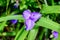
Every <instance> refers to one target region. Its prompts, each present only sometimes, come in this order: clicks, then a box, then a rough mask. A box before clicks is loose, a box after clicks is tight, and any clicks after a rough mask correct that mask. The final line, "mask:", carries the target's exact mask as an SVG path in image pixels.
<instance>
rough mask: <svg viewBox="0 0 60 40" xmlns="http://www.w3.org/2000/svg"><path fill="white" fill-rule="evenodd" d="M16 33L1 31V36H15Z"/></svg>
mask: <svg viewBox="0 0 60 40" xmlns="http://www.w3.org/2000/svg"><path fill="white" fill-rule="evenodd" d="M15 35H16V33H15V32H14V31H13V32H3V33H0V36H15Z"/></svg>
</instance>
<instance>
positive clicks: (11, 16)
mask: <svg viewBox="0 0 60 40" xmlns="http://www.w3.org/2000/svg"><path fill="white" fill-rule="evenodd" d="M12 19H17V20H20V21H24V19H23V17H22V15H10V16H5V17H1V18H0V22H2V21H6V20H12Z"/></svg>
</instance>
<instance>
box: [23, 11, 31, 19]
mask: <svg viewBox="0 0 60 40" xmlns="http://www.w3.org/2000/svg"><path fill="white" fill-rule="evenodd" d="M30 13H31V11H30V10H25V11H24V12H23V17H24V19H25V20H26V19H29V17H30V15H31V14H30Z"/></svg>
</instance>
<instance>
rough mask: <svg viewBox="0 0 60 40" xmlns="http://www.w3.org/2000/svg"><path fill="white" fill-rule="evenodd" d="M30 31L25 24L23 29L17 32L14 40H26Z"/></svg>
mask: <svg viewBox="0 0 60 40" xmlns="http://www.w3.org/2000/svg"><path fill="white" fill-rule="evenodd" d="M28 32H29V31H26V30H25V29H24V26H23V27H22V28H21V30H20V31H19V32H18V33H17V35H16V37H15V39H14V40H24V39H25V38H26V36H27V34H28Z"/></svg>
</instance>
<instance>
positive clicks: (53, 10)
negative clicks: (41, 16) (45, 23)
mask: <svg viewBox="0 0 60 40" xmlns="http://www.w3.org/2000/svg"><path fill="white" fill-rule="evenodd" d="M41 13H45V14H51V13H59V14H60V6H58V5H56V6H46V5H43V8H42V10H41Z"/></svg>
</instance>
